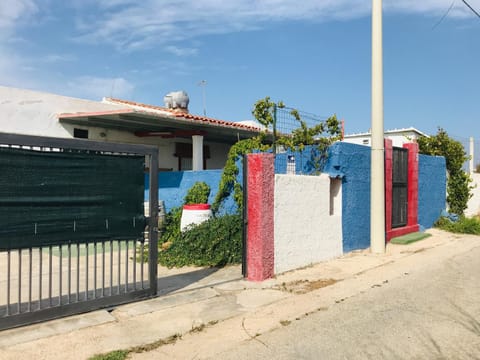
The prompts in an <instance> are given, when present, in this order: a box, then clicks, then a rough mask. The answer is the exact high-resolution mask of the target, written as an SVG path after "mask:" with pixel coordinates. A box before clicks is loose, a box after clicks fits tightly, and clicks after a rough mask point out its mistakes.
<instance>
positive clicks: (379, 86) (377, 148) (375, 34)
mask: <svg viewBox="0 0 480 360" xmlns="http://www.w3.org/2000/svg"><path fill="white" fill-rule="evenodd" d="M383 134H384V131H383V46H382V0H372V149H371V155H372V158H371V183H370V184H371V185H370V186H371V187H370V249H371V251H372V252H373V253H377V254H383V253H385V163H384V161H385V160H384V140H383Z"/></svg>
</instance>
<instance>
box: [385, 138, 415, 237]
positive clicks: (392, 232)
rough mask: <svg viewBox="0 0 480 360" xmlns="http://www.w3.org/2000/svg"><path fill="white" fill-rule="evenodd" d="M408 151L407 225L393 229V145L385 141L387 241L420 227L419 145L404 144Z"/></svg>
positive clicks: (388, 140)
mask: <svg viewBox="0 0 480 360" xmlns="http://www.w3.org/2000/svg"><path fill="white" fill-rule="evenodd" d="M403 147H404V148H405V149H407V150H408V185H407V188H408V200H407V201H408V204H407V209H408V210H407V211H408V214H407V225H406V226H402V227H399V228H395V229H392V188H393V186H392V185H393V184H392V177H393V145H392V140H391V139H385V233H386V236H385V237H386V240H387V241H390V239H392V238H394V237H396V236H401V235H405V234H409V233H412V232H416V231H418V230H419V229H420V226H419V225H418V144H417V143H408V144H403Z"/></svg>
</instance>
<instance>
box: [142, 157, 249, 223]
mask: <svg viewBox="0 0 480 360" xmlns="http://www.w3.org/2000/svg"><path fill="white" fill-rule="evenodd" d="M222 172H223V170H203V171H171V172H170V171H169V172H160V173H159V174H158V198H159V200H162V201H163V202H164V204H165V210H166V211H167V212H168V211H170V210H171V209H172V208H174V207H178V206H181V205H182V204H183V199H184V198H185V195H187V192H188V190H189V189H190V188H191V187H192V186H193V184H195V182H197V181H204V182H206V183H207V184H208V185H209V186H210V189H211V191H210V196H209V198H208V202H209V203H210V204H211V203H212V202H213V200H214V199H215V196H216V194H217V191H218V184H219V183H220V179H221V177H222ZM241 176H242V170H241V166H240V174H239V177H240V178H241ZM148 182H149V178H148V174H147V175H145V201H148V193H149V183H148ZM236 211H237V204H236V203H235V201H234V200H233V197H232V196H230V197H229V198H228V199H227V200H225V202H224V204H223V206H222V208H221V209H220V213H224V214H233V213H235V212H236Z"/></svg>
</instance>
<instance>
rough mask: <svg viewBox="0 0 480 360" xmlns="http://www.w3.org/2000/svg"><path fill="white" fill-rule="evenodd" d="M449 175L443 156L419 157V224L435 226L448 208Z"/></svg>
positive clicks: (425, 227) (424, 227)
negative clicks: (441, 214) (443, 211)
mask: <svg viewBox="0 0 480 360" xmlns="http://www.w3.org/2000/svg"><path fill="white" fill-rule="evenodd" d="M446 187H447V175H446V163H445V158H444V157H443V156H438V157H437V156H427V155H418V223H419V224H420V226H421V228H422V229H428V228H431V227H432V226H433V224H434V223H435V221H436V220H437V219H438V218H439V216H440V213H441V212H442V210H444V209H445V207H446V191H447V189H446Z"/></svg>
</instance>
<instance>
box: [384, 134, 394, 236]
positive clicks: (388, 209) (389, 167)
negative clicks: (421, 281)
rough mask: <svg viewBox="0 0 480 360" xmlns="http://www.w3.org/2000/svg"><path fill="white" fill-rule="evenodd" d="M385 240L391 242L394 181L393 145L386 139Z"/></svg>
mask: <svg viewBox="0 0 480 360" xmlns="http://www.w3.org/2000/svg"><path fill="white" fill-rule="evenodd" d="M384 141H385V234H386V236H385V238H386V241H387V242H388V241H390V235H389V234H390V232H391V231H392V191H393V186H392V180H393V145H392V140H391V139H385V140H384Z"/></svg>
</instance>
